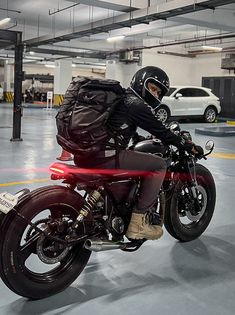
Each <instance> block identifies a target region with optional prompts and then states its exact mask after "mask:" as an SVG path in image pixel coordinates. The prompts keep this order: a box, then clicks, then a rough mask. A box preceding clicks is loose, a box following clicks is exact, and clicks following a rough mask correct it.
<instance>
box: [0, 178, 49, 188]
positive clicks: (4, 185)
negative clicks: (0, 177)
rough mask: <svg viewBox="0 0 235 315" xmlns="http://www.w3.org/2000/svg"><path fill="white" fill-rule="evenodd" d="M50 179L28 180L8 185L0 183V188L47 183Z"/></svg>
mask: <svg viewBox="0 0 235 315" xmlns="http://www.w3.org/2000/svg"><path fill="white" fill-rule="evenodd" d="M49 180H50V178H38V179H30V180H24V181H21V182H10V183H2V184H1V183H0V187H7V186H15V185H22V184H32V183H42V182H47V181H49Z"/></svg>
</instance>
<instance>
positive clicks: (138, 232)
mask: <svg viewBox="0 0 235 315" xmlns="http://www.w3.org/2000/svg"><path fill="white" fill-rule="evenodd" d="M162 234H163V230H162V227H161V226H160V225H150V224H149V221H148V217H147V216H146V214H145V213H134V212H133V213H132V216H131V221H130V224H129V226H128V229H127V232H126V236H127V237H128V238H131V239H143V238H146V239H148V240H157V239H158V238H160V237H161V236H162Z"/></svg>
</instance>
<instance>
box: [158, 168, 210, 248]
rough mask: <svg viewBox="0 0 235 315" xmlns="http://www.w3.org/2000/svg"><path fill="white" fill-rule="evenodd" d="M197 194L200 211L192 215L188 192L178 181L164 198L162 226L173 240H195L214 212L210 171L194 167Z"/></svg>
mask: <svg viewBox="0 0 235 315" xmlns="http://www.w3.org/2000/svg"><path fill="white" fill-rule="evenodd" d="M195 171H196V179H197V183H198V186H197V194H198V202H199V205H200V209H201V210H200V211H196V209H195V206H194V202H193V198H192V195H191V194H190V188H189V187H188V184H187V182H186V181H183V180H182V181H181V180H179V181H178V183H177V184H176V185H175V186H174V188H173V191H170V192H168V193H167V195H166V209H165V219H164V225H165V227H166V229H167V231H168V232H169V233H170V234H171V236H173V237H174V238H175V239H177V240H179V241H181V242H188V241H192V240H194V239H196V238H198V237H199V236H200V235H201V234H202V233H203V232H204V231H205V230H206V228H207V227H208V225H209V223H210V221H211V219H212V216H213V213H214V208H215V201H216V188H215V182H214V179H213V176H212V174H211V173H210V171H209V170H208V169H207V168H206V167H204V166H203V165H201V164H196V169H195Z"/></svg>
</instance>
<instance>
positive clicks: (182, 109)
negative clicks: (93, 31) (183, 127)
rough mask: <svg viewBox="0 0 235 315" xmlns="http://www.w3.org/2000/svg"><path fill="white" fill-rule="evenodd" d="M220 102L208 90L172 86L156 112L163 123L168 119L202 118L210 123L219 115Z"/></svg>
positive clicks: (195, 87)
mask: <svg viewBox="0 0 235 315" xmlns="http://www.w3.org/2000/svg"><path fill="white" fill-rule="evenodd" d="M220 111H221V107H220V100H219V98H218V97H217V96H215V95H214V94H213V93H212V92H211V90H210V89H208V88H204V87H197V86H172V87H171V88H170V90H169V91H168V93H167V94H166V95H165V96H164V97H163V99H162V102H161V105H160V106H159V107H158V108H157V110H156V116H157V117H158V119H160V120H161V121H163V122H165V121H167V119H169V117H180V118H184V117H193V116H194V117H197V116H199V117H203V118H204V120H205V121H206V122H209V123H212V122H214V121H215V120H216V116H217V115H218V114H219V113H220Z"/></svg>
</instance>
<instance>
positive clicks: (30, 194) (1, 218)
mask: <svg viewBox="0 0 235 315" xmlns="http://www.w3.org/2000/svg"><path fill="white" fill-rule="evenodd" d="M52 191H53V192H54V191H58V192H59V193H61V194H63V193H68V192H71V194H77V193H76V192H75V191H74V190H71V189H70V188H68V187H65V186H59V185H50V186H45V187H41V188H37V189H35V190H33V191H30V190H26V189H25V193H24V194H23V195H22V196H20V197H19V201H18V203H17V205H16V206H15V207H14V209H15V210H16V211H17V212H19V213H20V209H21V208H22V206H23V205H24V204H25V203H26V202H27V201H28V200H29V199H31V198H35V197H37V196H38V195H39V194H45V195H47V194H49V193H51V192H52ZM18 193H20V192H18ZM15 215H16V212H15V211H10V212H9V213H8V214H4V213H2V212H1V213H0V230H2V228H3V226H4V224H5V223H6V222H8V221H9V220H12V219H13V217H15Z"/></svg>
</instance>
